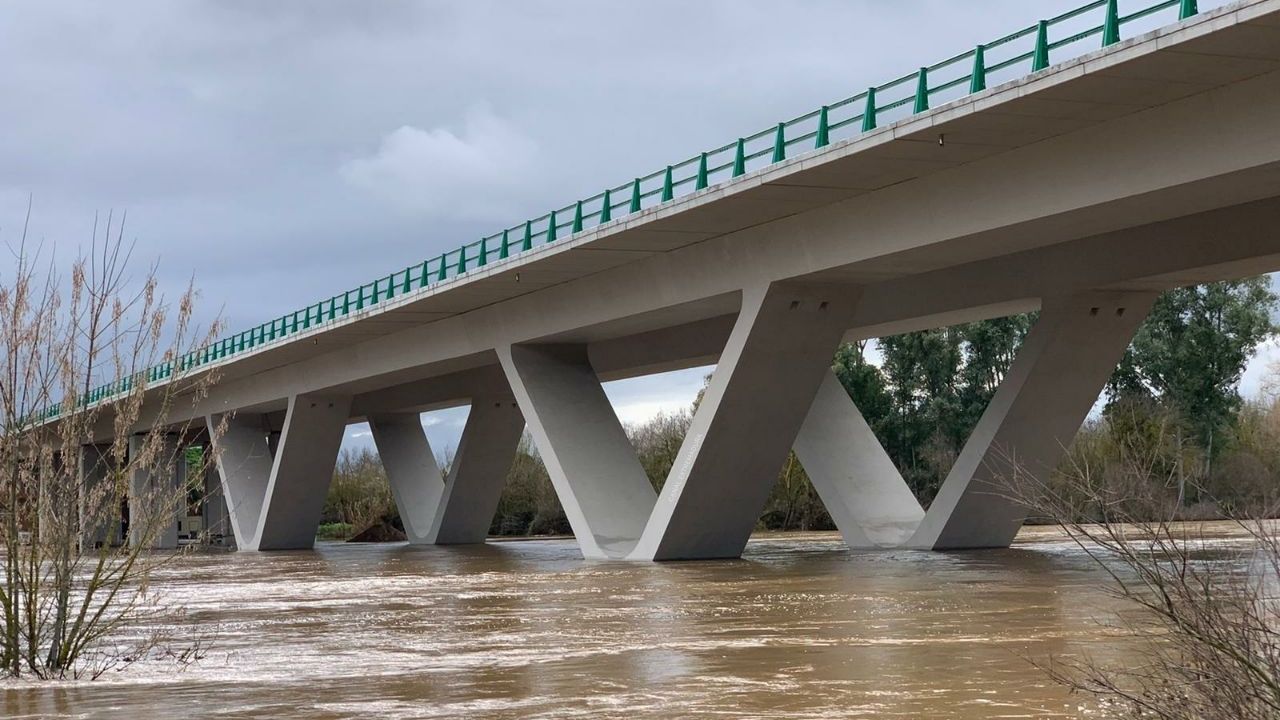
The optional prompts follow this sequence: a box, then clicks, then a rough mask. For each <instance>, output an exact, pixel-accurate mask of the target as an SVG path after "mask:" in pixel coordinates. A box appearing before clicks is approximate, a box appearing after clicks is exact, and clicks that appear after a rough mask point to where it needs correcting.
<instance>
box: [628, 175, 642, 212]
mask: <svg viewBox="0 0 1280 720" xmlns="http://www.w3.org/2000/svg"><path fill="white" fill-rule="evenodd" d="M630 212H633V213H638V212H640V178H636V179H635V182H633V183H631V210H630Z"/></svg>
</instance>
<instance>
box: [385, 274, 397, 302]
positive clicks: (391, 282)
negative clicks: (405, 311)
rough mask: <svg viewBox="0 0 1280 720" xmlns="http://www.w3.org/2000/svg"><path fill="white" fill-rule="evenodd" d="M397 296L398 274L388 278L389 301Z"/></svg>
mask: <svg viewBox="0 0 1280 720" xmlns="http://www.w3.org/2000/svg"><path fill="white" fill-rule="evenodd" d="M395 296H396V274H395V273H391V274H390V275H388V276H387V299H388V300H390V299H391V298H393V297H395Z"/></svg>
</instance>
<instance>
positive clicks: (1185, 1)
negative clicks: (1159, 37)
mask: <svg viewBox="0 0 1280 720" xmlns="http://www.w3.org/2000/svg"><path fill="white" fill-rule="evenodd" d="M1198 12H1200V9H1199V8H1197V7H1196V0H1182V5H1181V6H1180V7H1179V8H1178V19H1179V20H1186V19H1187V18H1189V17H1191V16H1192V15H1195V14H1196V13H1198Z"/></svg>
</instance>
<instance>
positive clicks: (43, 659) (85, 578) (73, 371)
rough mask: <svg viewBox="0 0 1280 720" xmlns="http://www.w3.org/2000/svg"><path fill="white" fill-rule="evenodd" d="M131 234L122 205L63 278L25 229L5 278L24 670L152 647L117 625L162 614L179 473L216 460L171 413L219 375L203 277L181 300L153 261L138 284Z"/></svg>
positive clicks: (1, 449) (14, 615) (5, 580)
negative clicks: (132, 279) (157, 584)
mask: <svg viewBox="0 0 1280 720" xmlns="http://www.w3.org/2000/svg"><path fill="white" fill-rule="evenodd" d="M113 229H114V230H115V231H116V233H117V235H116V237H115V238H114V239H112V238H111V237H110V235H111V233H112V231H113ZM122 232H123V223H120V224H119V225H118V226H114V228H113V221H112V219H111V218H110V217H108V219H107V222H106V230H105V233H104V234H103V236H102V237H101V238H99V236H98V231H97V228H96V227H95V231H94V238H93V239H94V243H93V246H92V250H91V252H90V253H89V254H88V255H87V256H86V257H82V258H81V259H79V260H78V261H76V262H75V264H74V265H73V266H72V269H71V275H70V278H69V279H67V281H66V282H63V281H62V279H61V278H59V277H58V276H57V275H56V273H54V272H53V271H52V270H51V269H50V270H48V271H40V270H38V267H39V266H40V265H41V261H40V252H39V248H34V249H33V248H31V247H29V246H28V245H27V242H26V233H25V231H24V233H23V236H22V240H21V242H20V243H18V244H17V246H16V247H14V248H11V249H12V251H13V254H14V259H15V263H14V265H13V266H11V267H12V268H13V269H12V270H11V271H6V272H4V274H3V275H0V373H2V374H3V380H2V381H0V547H2V548H3V577H2V578H0V623H2V625H3V626H2V627H0V673H3V674H6V675H9V676H12V677H17V676H20V675H34V676H36V677H39V678H63V677H67V676H75V677H79V676H81V675H83V674H86V673H87V674H89V675H92V676H97V675H98V674H100V673H101V672H102V671H104V670H105V669H107V668H109V667H112V666H114V665H117V664H119V663H121V662H129V661H131V660H133V659H137V658H138V657H139V656H140V654H141V653H144V652H145V651H147V650H149V649H151V648H153V647H155V645H154V643H156V642H159V641H160V640H161V638H157V637H154V636H152V637H148V638H145V639H143V640H141V641H139V642H138V643H137V644H136V645H133V646H125V645H126V643H127V642H128V641H124V642H121V643H119V644H117V643H116V642H113V641H112V637H113V634H114V633H116V632H117V631H118V630H120V629H121V628H123V627H124V626H127V625H130V624H132V623H133V622H135V621H137V620H140V619H142V618H144V617H147V618H153V619H154V618H155V617H156V616H157V615H163V614H164V613H165V608H164V606H162V605H159V604H157V602H156V598H155V597H154V596H153V595H152V594H151V593H150V591H149V580H150V578H151V574H152V572H153V571H154V570H155V569H156V568H157V567H159V566H161V565H163V564H164V563H165V562H167V561H168V559H170V558H171V557H172V556H173V554H172V553H163V552H161V553H152V552H151V551H150V548H151V546H152V545H153V543H154V541H155V540H156V539H157V538H158V537H159V535H160V533H161V532H162V531H163V530H164V529H165V528H167V527H168V526H169V525H170V523H171V522H174V521H175V519H176V513H177V511H178V509H179V508H181V507H183V506H184V504H185V503H186V501H187V488H186V487H182V486H180V485H179V484H177V483H174V482H172V480H173V478H175V477H177V476H178V474H179V473H180V471H181V470H182V468H184V467H185V468H186V469H188V470H189V471H194V472H196V473H197V474H198V473H201V472H203V469H204V468H203V462H206V461H207V460H206V459H205V456H204V455H203V454H201V455H199V456H198V457H197V456H192V458H189V457H188V453H187V452H186V448H185V447H184V446H183V443H181V442H175V441H174V438H182V437H184V436H185V435H186V434H187V433H188V432H189V431H190V430H191V428H190V426H189V425H188V424H187V423H184V422H177V421H174V420H173V419H172V410H173V409H174V407H175V406H176V404H177V403H179V402H198V401H199V400H200V399H202V398H203V397H204V396H205V395H206V393H207V391H208V388H209V386H210V385H211V383H212V382H213V380H214V376H213V374H212V373H210V372H208V371H206V370H203V369H201V368H200V367H199V362H198V359H199V356H198V355H197V354H196V353H195V352H194V349H195V348H199V347H202V346H204V345H205V344H207V342H208V341H209V340H210V339H212V332H210V333H204V334H202V333H200V332H198V331H196V329H195V328H194V327H193V325H192V309H193V305H192V301H193V298H194V291H193V290H192V289H191V288H190V287H188V289H187V291H186V292H185V293H184V294H183V295H182V297H181V298H179V299H178V301H177V302H176V303H172V304H171V303H169V302H166V301H165V299H164V298H163V296H161V295H160V294H159V292H158V291H157V288H156V282H155V277H154V273H148V274H147V275H146V276H145V278H144V279H143V281H142V283H141V284H140V286H138V287H135V288H134V289H133V290H130V287H129V283H128V282H127V281H126V280H127V275H126V266H127V264H128V259H129V248H127V247H126V246H125V245H124V243H123V242H122V240H121V236H120V234H121V233H122ZM157 366H159V367H161V370H160V371H155V372H153V371H152V370H151V369H152V368H155V367H157ZM104 382H105V383H106V385H105V386H104V385H102V383H104ZM104 388H105V389H104ZM208 432H209V433H210V434H211V435H216V434H217V433H218V432H220V429H219V428H209V429H208ZM103 436H107V437H109V438H110V439H109V441H106V440H100V439H98V438H101V437H103ZM95 441H97V442H100V443H105V444H99V445H93V444H91V443H94V442H95ZM193 458H194V459H195V467H191V466H190V465H189V463H191V462H192V459H193ZM126 499H127V504H128V506H129V508H130V512H129V517H128V542H126V543H124V544H120V541H121V540H122V538H120V534H121V532H122V528H121V507H122V505H123V504H125V502H126ZM108 642H110V643H111V644H110V647H108V646H107V645H106V643H108ZM188 657H189V656H188Z"/></svg>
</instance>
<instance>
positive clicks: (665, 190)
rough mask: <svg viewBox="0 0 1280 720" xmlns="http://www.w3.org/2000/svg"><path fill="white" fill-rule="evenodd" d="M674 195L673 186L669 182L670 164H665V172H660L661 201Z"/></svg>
mask: <svg viewBox="0 0 1280 720" xmlns="http://www.w3.org/2000/svg"><path fill="white" fill-rule="evenodd" d="M674 197H675V187H674V186H673V185H672V183H671V166H670V165H668V166H667V170H666V172H664V173H663V174H662V202H667V201H668V200H671V199H672V198H674Z"/></svg>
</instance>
